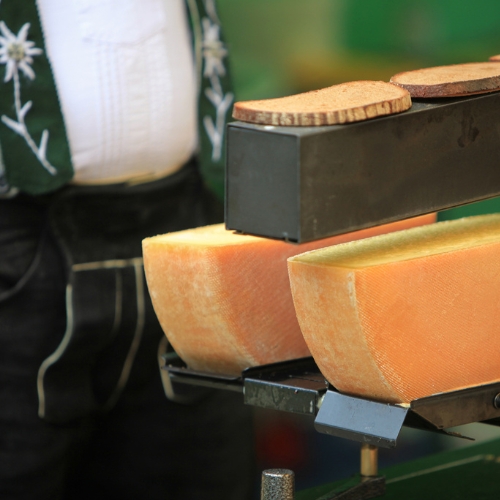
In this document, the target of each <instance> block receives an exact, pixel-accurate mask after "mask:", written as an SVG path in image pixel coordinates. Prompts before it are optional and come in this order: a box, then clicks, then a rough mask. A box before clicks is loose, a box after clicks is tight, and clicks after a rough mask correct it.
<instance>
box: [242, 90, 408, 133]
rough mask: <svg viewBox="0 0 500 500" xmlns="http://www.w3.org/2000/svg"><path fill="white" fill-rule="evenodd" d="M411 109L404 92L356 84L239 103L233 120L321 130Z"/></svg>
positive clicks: (406, 93) (406, 94)
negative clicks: (325, 126)
mask: <svg viewBox="0 0 500 500" xmlns="http://www.w3.org/2000/svg"><path fill="white" fill-rule="evenodd" d="M410 107H411V98H410V94H409V93H408V92H407V91H406V90H405V89H402V88H399V87H397V86H395V85H392V84H390V83H387V82H376V81H356V82H348V83H342V84H340V85H334V86H332V87H328V88H325V89H321V90H313V91H311V92H305V93H303V94H297V95H292V96H288V97H281V98H278V99H264V100H259V101H243V102H237V103H236V104H235V105H234V109H233V117H234V118H236V119H237V120H241V121H244V122H250V123H257V124H260V125H280V126H321V125H337V124H342V123H351V122H357V121H362V120H369V119H371V118H376V117H378V116H384V115H390V114H394V113H401V112H402V111H406V110H407V109H409V108H410Z"/></svg>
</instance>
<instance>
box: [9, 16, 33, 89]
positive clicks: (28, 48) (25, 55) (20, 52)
mask: <svg viewBox="0 0 500 500" xmlns="http://www.w3.org/2000/svg"><path fill="white" fill-rule="evenodd" d="M29 28H30V24H29V23H26V24H25V25H24V26H23V27H22V28H21V29H20V30H19V33H18V34H17V36H16V35H14V33H12V31H10V30H9V28H7V25H6V24H5V23H4V22H3V21H0V31H1V32H2V35H3V36H0V64H5V65H6V68H5V78H4V82H8V81H9V80H11V79H12V77H13V76H14V73H15V72H16V70H17V69H20V70H21V71H22V72H23V73H24V74H25V75H26V76H27V77H28V78H30V79H31V80H33V79H34V78H35V72H34V71H33V69H32V67H31V66H30V64H32V63H33V57H32V56H38V55H40V54H42V52H43V51H42V49H39V48H37V47H35V46H34V45H35V43H34V42H31V41H29V40H27V37H28V30H29Z"/></svg>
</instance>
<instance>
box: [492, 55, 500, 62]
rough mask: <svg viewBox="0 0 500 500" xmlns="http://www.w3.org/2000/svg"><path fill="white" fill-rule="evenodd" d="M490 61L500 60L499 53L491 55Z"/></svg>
mask: <svg viewBox="0 0 500 500" xmlns="http://www.w3.org/2000/svg"><path fill="white" fill-rule="evenodd" d="M490 61H497V62H498V61H500V54H497V55H496V56H491V57H490Z"/></svg>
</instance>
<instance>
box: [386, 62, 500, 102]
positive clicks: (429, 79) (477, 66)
mask: <svg viewBox="0 0 500 500" xmlns="http://www.w3.org/2000/svg"><path fill="white" fill-rule="evenodd" d="M391 83H394V84H395V85H399V86H400V87H402V88H404V89H406V90H408V91H409V92H410V94H411V96H412V97H416V98H419V97H420V98H428V97H431V98H432V97H459V96H466V95H472V94H484V93H487V92H494V91H496V90H500V65H499V64H497V63H496V62H479V63H466V64H454V65H451V66H436V67H433V68H424V69H417V70H414V71H405V72H403V73H398V74H397V75H394V76H393V77H392V78H391Z"/></svg>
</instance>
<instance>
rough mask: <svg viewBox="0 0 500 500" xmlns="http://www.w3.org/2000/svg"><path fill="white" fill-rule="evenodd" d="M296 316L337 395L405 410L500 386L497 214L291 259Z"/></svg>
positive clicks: (499, 234) (499, 237) (499, 229)
mask: <svg viewBox="0 0 500 500" xmlns="http://www.w3.org/2000/svg"><path fill="white" fill-rule="evenodd" d="M289 273H290V280H291V287H292V295H293V299H294V304H295V310H296V312H297V317H298V320H299V324H300V326H301V329H302V333H303V335H304V338H305V340H306V342H307V345H308V346H309V349H310V350H311V353H312V355H313V357H314V358H315V360H316V362H317V364H318V366H319V368H320V370H321V371H322V373H323V375H324V376H325V377H326V378H327V379H328V380H329V381H330V382H331V383H332V384H333V385H334V386H335V387H336V388H337V389H338V390H339V391H341V392H345V393H347V394H351V395H358V396H362V397H366V398H370V399H375V400H380V401H384V402H391V403H399V402H404V403H408V402H410V401H412V400H414V399H417V398H421V397H424V396H429V395H431V394H435V393H440V392H448V391H452V390H456V389H461V388H465V387H470V386H475V385H480V384H486V383H490V382H494V381H499V380H500V357H499V355H498V353H499V352H500V322H499V320H498V317H499V311H500V215H490V216H479V217H470V218H468V219H459V220H455V221H449V222H439V223H437V224H433V225H429V226H425V227H421V228H413V229H408V230H405V231H400V232H398V233H393V234H390V235H383V236H375V237H373V238H369V239H366V240H363V241H356V242H352V243H346V244H343V245H338V246H336V247H331V248H326V249H322V250H316V251H312V252H309V253H306V254H302V255H298V256H295V257H293V258H291V259H289Z"/></svg>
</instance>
